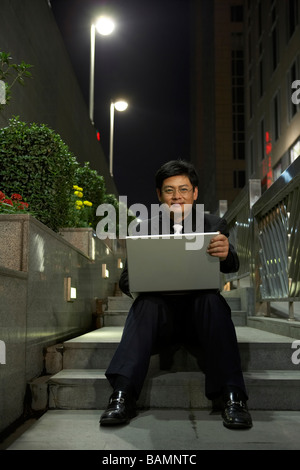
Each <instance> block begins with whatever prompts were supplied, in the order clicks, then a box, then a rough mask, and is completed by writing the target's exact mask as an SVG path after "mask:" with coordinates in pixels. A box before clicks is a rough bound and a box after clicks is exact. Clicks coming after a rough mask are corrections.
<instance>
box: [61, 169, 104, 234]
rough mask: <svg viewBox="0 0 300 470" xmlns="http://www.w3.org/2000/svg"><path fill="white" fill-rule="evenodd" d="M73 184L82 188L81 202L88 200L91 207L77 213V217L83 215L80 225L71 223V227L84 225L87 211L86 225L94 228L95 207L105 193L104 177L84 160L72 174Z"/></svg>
mask: <svg viewBox="0 0 300 470" xmlns="http://www.w3.org/2000/svg"><path fill="white" fill-rule="evenodd" d="M74 184H75V185H77V186H79V187H80V188H81V189H82V193H83V198H84V199H83V202H84V201H89V202H90V203H92V207H90V208H89V210H88V209H87V208H85V212H81V213H80V214H77V217H80V215H81V214H82V215H83V217H84V218H83V220H82V225H73V227H74V226H81V227H83V226H86V223H85V222H86V213H88V214H89V216H88V225H89V226H90V227H92V228H93V229H96V224H97V217H96V209H97V207H98V206H99V205H100V204H102V203H103V202H104V200H105V195H106V188H105V182H104V177H103V176H101V175H99V174H98V172H97V171H96V170H93V169H92V168H90V163H89V162H85V163H84V165H83V166H80V165H77V167H76V170H75V176H74ZM75 203H76V201H75ZM77 212H78V211H77ZM71 223H72V222H70V223H69V226H72V225H71ZM79 223H80V222H79Z"/></svg>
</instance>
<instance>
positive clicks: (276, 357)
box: [30, 296, 300, 410]
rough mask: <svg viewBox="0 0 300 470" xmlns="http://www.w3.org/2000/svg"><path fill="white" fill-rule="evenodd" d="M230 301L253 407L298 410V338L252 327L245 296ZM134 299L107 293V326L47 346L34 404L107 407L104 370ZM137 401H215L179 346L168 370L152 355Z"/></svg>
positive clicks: (206, 404)
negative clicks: (295, 358) (243, 300)
mask: <svg viewBox="0 0 300 470" xmlns="http://www.w3.org/2000/svg"><path fill="white" fill-rule="evenodd" d="M226 300H227V301H228V303H229V304H230V306H231V309H232V318H233V321H234V324H235V326H236V331H237V337H238V342H239V348H240V352H241V359H242V367H243V371H244V377H245V381H246V385H247V388H248V391H249V396H250V399H249V407H250V408H251V409H263V410H299V408H300V393H299V391H300V365H297V364H293V362H292V360H291V356H292V353H293V351H294V350H293V349H292V348H291V345H292V342H293V340H294V338H291V337H289V336H283V335H278V334H274V333H271V332H268V331H263V330H261V329H257V328H252V327H249V326H247V325H248V320H247V314H246V312H243V311H241V304H240V299H239V298H234V297H230V298H227V299H226ZM131 303H132V300H131V299H129V298H127V297H125V296H117V297H110V298H108V303H107V308H106V310H105V311H104V321H103V323H104V326H103V327H102V328H99V329H96V330H94V331H92V332H90V333H87V334H85V335H82V336H79V337H77V338H73V339H71V340H68V341H65V342H64V343H63V344H60V345H56V346H52V347H51V348H48V351H47V354H46V358H45V363H46V372H47V375H45V376H43V377H40V378H38V379H36V380H34V381H32V382H31V383H30V388H31V395H32V408H33V409H35V410H37V409H39V410H41V409H47V408H49V409H82V410H83V409H99V410H102V409H104V408H105V407H106V405H107V401H108V397H109V395H110V394H111V387H110V385H109V383H108V381H107V379H106V378H105V375H104V373H105V370H106V367H107V365H108V363H109V361H110V359H111V357H112V355H113V353H114V351H115V349H116V347H117V344H118V342H119V340H120V338H121V335H122V331H123V325H124V322H125V319H126V316H127V313H128V310H129V308H130V305H131ZM138 406H139V407H140V408H141V409H142V408H148V407H151V408H181V409H189V408H194V409H207V408H210V407H211V402H210V401H208V400H207V399H206V397H205V395H204V375H203V374H202V373H201V372H199V369H198V366H197V362H196V359H195V358H194V357H193V356H191V355H190V354H189V353H188V352H187V351H185V350H184V349H179V350H178V351H177V352H176V353H175V356H174V362H173V366H172V369H171V370H168V371H164V370H160V360H159V356H153V357H152V358H151V363H150V368H149V372H148V376H147V379H146V382H145V384H144V388H143V392H142V394H141V396H140V399H139V402H138Z"/></svg>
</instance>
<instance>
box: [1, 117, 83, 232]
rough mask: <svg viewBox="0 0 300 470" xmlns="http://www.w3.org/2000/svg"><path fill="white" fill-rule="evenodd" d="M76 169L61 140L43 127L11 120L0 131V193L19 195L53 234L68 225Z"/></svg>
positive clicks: (74, 162) (75, 164)
mask: <svg viewBox="0 0 300 470" xmlns="http://www.w3.org/2000/svg"><path fill="white" fill-rule="evenodd" d="M77 167H78V164H77V162H76V159H75V157H74V156H73V155H72V153H71V152H70V150H69V149H68V147H67V145H66V144H65V143H64V142H63V141H62V139H61V137H60V136H59V135H58V134H56V133H55V132H54V131H53V130H51V129H49V128H48V127H47V126H46V125H44V124H41V125H37V124H35V123H33V124H30V125H28V124H26V123H24V122H21V121H19V120H18V118H13V119H11V120H10V124H9V126H8V127H6V128H3V129H0V178H1V179H0V190H1V191H3V192H4V193H6V194H11V193H19V194H20V195H21V196H22V197H23V200H24V201H26V202H28V203H29V209H30V210H32V211H33V212H34V213H35V216H36V218H37V219H38V220H40V221H41V222H42V223H44V224H45V225H47V226H48V227H50V228H51V229H52V230H54V231H58V230H59V229H60V228H61V227H65V226H67V225H68V219H69V217H70V203H71V197H72V194H73V184H74V178H75V172H76V168H77Z"/></svg>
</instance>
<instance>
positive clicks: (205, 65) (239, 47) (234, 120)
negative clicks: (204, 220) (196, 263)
mask: <svg viewBox="0 0 300 470" xmlns="http://www.w3.org/2000/svg"><path fill="white" fill-rule="evenodd" d="M299 8H300V7H299V0H286V1H279V0H245V1H243V0H241V1H239V0H213V1H212V0H203V1H201V2H198V1H194V2H193V14H192V18H193V19H192V21H193V24H192V31H193V38H192V47H193V58H194V59H193V67H192V106H191V109H192V123H193V124H192V136H191V148H192V161H193V163H194V164H195V165H196V167H197V169H198V171H199V174H200V198H201V200H202V202H204V204H205V207H206V210H208V211H209V212H220V210H219V209H220V206H221V202H222V201H223V202H226V204H225V207H226V205H227V206H229V205H230V203H232V202H233V200H234V199H235V198H236V197H238V194H239V192H240V191H241V189H242V188H243V187H244V186H245V185H246V184H247V181H248V179H250V178H252V179H260V180H261V188H262V192H264V191H265V190H266V189H267V188H268V187H270V185H271V184H272V183H273V182H274V181H275V180H276V179H277V178H278V177H279V176H280V174H281V173H282V172H283V171H284V170H285V169H286V168H287V167H288V166H289V165H290V163H292V162H293V161H294V159H295V158H297V157H298V156H299V153H300V112H299V110H300V105H299V102H300V27H299ZM223 206H224V204H223Z"/></svg>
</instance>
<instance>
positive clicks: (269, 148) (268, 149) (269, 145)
mask: <svg viewBox="0 0 300 470" xmlns="http://www.w3.org/2000/svg"><path fill="white" fill-rule="evenodd" d="M271 151H272V142H271V138H270V133H269V132H268V131H267V132H266V154H267V155H270V153H271Z"/></svg>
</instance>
